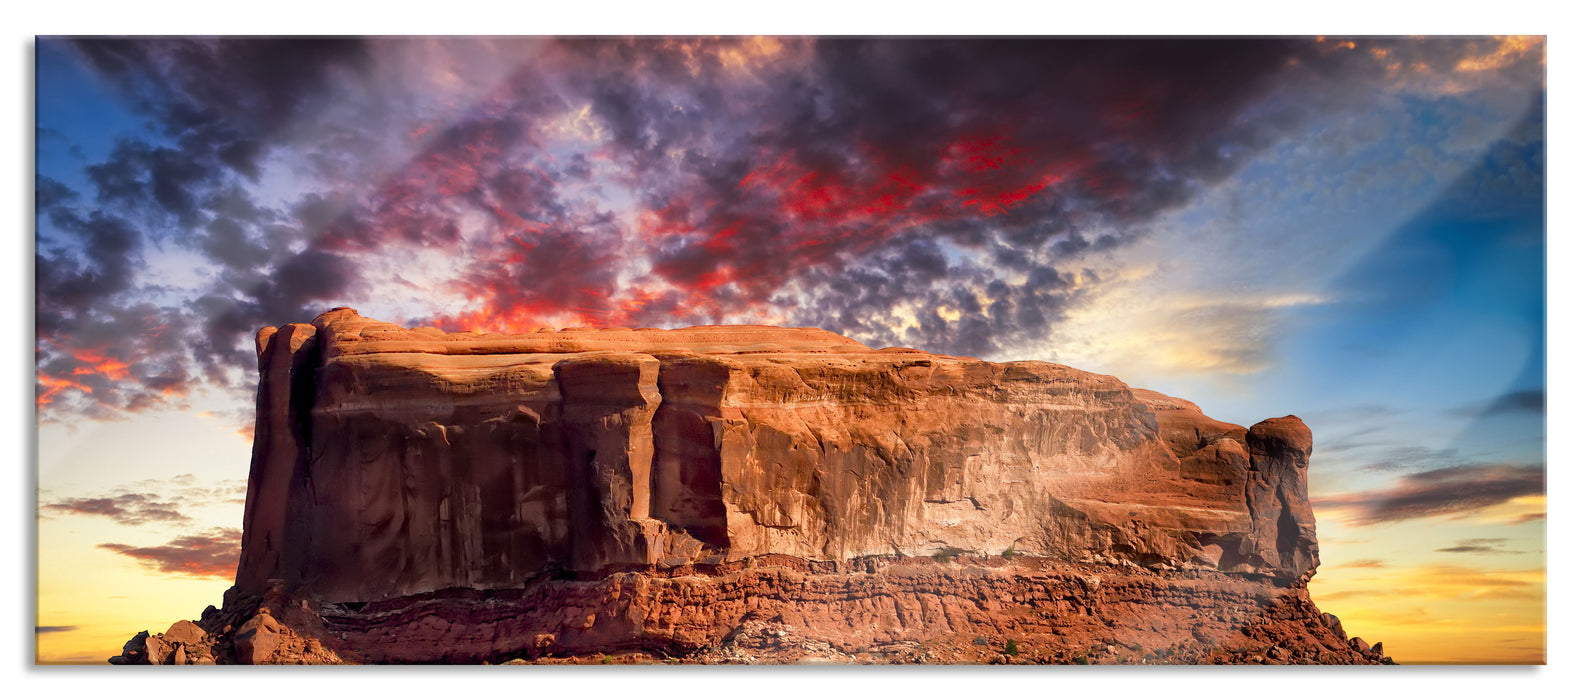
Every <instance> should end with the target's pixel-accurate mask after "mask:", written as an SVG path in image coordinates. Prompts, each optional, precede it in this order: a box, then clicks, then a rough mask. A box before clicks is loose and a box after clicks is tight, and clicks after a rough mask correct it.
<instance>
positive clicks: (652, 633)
mask: <svg viewBox="0 0 1582 700" xmlns="http://www.w3.org/2000/svg"><path fill="white" fill-rule="evenodd" d="M257 348H258V368H259V384H258V392H257V423H256V428H255V438H254V444H253V457H252V466H251V472H250V474H249V478H248V490H247V502H246V506H245V519H244V523H243V526H244V534H243V539H242V543H241V560H240V564H239V566H238V568H237V572H236V582H235V585H234V586H233V587H232V588H231V589H230V590H229V591H228V592H227V593H226V595H225V600H224V604H223V607H222V608H219V609H216V608H214V607H212V606H211V607H210V608H209V609H207V610H206V611H204V613H203V615H202V616H201V618H200V619H198V620H196V621H181V622H177V623H176V624H175V625H174V626H172V627H171V628H170V630H169V631H167V632H165V633H163V634H155V635H149V634H148V633H147V632H144V633H142V634H139V635H138V636H137V637H135V638H133V639H132V640H131V641H130V642H128V643H127V645H126V647H125V649H124V650H123V653H122V654H121V655H119V656H116V657H114V658H112V659H111V660H110V661H111V662H112V663H116V664H139V663H157V664H172V663H174V664H211V663H218V664H230V663H242V664H260V663H277V664H295V663H494V664H498V663H599V662H604V663H609V662H623V663H653V662H682V663H733V662H745V663H755V662H756V663H795V662H819V663H1078V664H1081V663H1265V664H1268V663H1333V664H1353V663H1388V662H1389V660H1388V658H1386V657H1384V656H1383V653H1382V645H1373V646H1371V647H1370V646H1369V645H1368V644H1366V643H1365V642H1363V641H1362V640H1361V639H1358V638H1349V639H1348V638H1347V637H1346V635H1345V632H1344V631H1343V629H1342V627H1341V625H1340V622H1339V621H1338V620H1337V619H1335V618H1334V617H1333V616H1331V615H1327V614H1323V613H1320V612H1319V611H1318V609H1317V608H1316V607H1314V605H1313V603H1312V602H1311V600H1310V598H1309V597H1308V594H1307V587H1306V584H1307V582H1308V580H1309V579H1310V577H1311V576H1312V575H1313V573H1314V570H1315V569H1316V567H1317V566H1318V563H1319V561H1318V544H1317V537H1316V533H1315V529H1314V521H1313V514H1312V510H1311V508H1310V507H1309V505H1308V499H1307V474H1306V472H1307V466H1308V456H1309V454H1310V453H1311V449H1312V435H1311V433H1310V431H1309V430H1308V428H1307V426H1305V425H1303V423H1302V422H1301V421H1300V420H1299V419H1297V418H1295V417H1293V416H1286V417H1284V418H1272V419H1269V420H1266V421H1263V422H1262V423H1258V424H1257V425H1254V426H1252V427H1251V428H1243V427H1241V426H1237V425H1232V424H1229V423H1223V422H1220V421H1216V420H1213V419H1210V418H1208V417H1206V416H1204V415H1203V413H1202V412H1201V411H1200V410H1199V409H1198V407H1197V406H1196V405H1194V404H1192V403H1189V402H1187V401H1184V400H1181V399H1176V398H1171V397H1168V396H1164V395H1162V394H1158V393H1154V392H1150V391H1144V390H1140V389H1132V388H1129V387H1128V386H1126V385H1125V384H1123V383H1121V382H1120V381H1119V380H1117V379H1116V378H1114V377H1108V376H1102V375H1096V374H1090V373H1087V372H1082V371H1078V370H1075V369H1072V368H1069V367H1064V366H1061V365H1056V364H1050V363H1045V362H1006V363H993V362H983V361H979V360H975V359H970V358H963V357H948V356H942V355H932V354H928V353H925V352H920V351H917V350H910V349H904V348H884V349H880V350H875V349H871V348H868V347H866V346H864V345H861V344H859V343H857V342H856V341H853V340H850V339H847V338H844V337H841V336H839V335H836V334H834V333H830V332H827V331H822V330H817V329H811V328H796V329H791V328H776V327H766V326H701V327H693V328H684V329H679V330H656V329H641V330H632V329H625V328H609V329H587V328H570V329H561V330H558V331H557V330H552V329H543V330H540V331H539V332H537V333H528V334H521V335H482V334H473V333H452V334H447V333H444V332H442V331H440V330H437V329H433V328H415V329H410V330H409V329H405V328H401V327H398V326H395V325H392V324H389V323H382V322H379V321H374V320H372V319H367V318H363V317H361V316H360V315H358V314H357V312H356V311H354V310H351V309H346V308H338V309H334V310H332V311H329V312H327V313H325V314H323V315H321V316H319V317H318V318H317V319H315V320H314V321H313V323H311V324H290V325H286V326H284V327H281V328H264V329H263V330H260V331H259V332H258V334H257Z"/></svg>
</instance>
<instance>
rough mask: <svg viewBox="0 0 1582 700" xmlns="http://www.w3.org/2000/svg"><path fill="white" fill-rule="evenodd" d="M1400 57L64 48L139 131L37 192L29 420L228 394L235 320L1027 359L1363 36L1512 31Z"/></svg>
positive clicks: (791, 44) (799, 43)
mask: <svg viewBox="0 0 1582 700" xmlns="http://www.w3.org/2000/svg"><path fill="white" fill-rule="evenodd" d="M51 41H52V40H51ZM1411 43H1413V42H1411V41H1406V40H1356V41H1354V42H1353V44H1354V46H1353V49H1355V50H1352V49H1347V50H1334V48H1333V45H1331V46H1325V45H1322V44H1321V43H1319V42H1314V41H1311V40H1306V39H1270V40H1263V39H1238V40H1234V41H1217V40H1176V39H1152V40H1141V41H1139V40H1113V39H1080V40H1077V39H1065V40H1036V39H996V40H974V39H907V40H878V39H845V38H840V39H834V38H831V39H817V38H785V39H663V38H645V39H622V38H601V39H476V40H472V39H449V38H435V39H410V40H397V39H384V38H374V39H366V40H316V39H279V40H276V39H251V38H249V39H223V38H222V39H207V38H188V39H83V40H77V41H73V42H71V46H72V47H74V48H75V49H76V51H77V54H78V55H79V56H80V58H81V60H82V61H83V63H84V65H86V66H89V67H90V68H91V69H92V70H93V71H95V72H96V73H97V74H98V76H99V77H100V78H102V79H103V80H104V82H105V83H106V84H108V85H111V86H113V88H114V89H116V90H117V91H118V92H119V94H120V95H122V97H123V99H124V101H125V102H127V103H128V105H129V106H131V108H132V109H134V110H135V111H136V112H137V113H138V114H139V115H140V116H142V117H144V118H145V119H147V120H148V123H149V125H150V126H149V127H148V128H146V129H141V128H139V129H133V130H132V131H131V133H129V134H126V135H125V137H124V138H122V139H121V140H120V141H119V142H117V144H116V145H115V146H114V148H113V149H111V151H110V152H109V153H108V154H107V155H106V156H105V157H104V159H103V160H102V161H101V162H98V163H92V164H90V165H89V166H88V167H87V168H86V169H85V170H84V171H83V173H82V175H81V177H76V178H66V176H65V175H64V174H61V175H60V176H59V177H53V176H49V177H46V176H41V177H40V178H39V180H38V187H37V190H38V206H39V211H40V217H41V221H42V222H43V223H42V224H41V226H40V231H39V246H38V248H39V254H38V258H37V265H38V270H39V272H38V299H39V301H38V308H37V312H38V318H39V329H40V331H39V338H40V342H39V350H38V355H39V367H40V377H39V386H38V390H37V394H36V396H37V400H38V403H39V405H40V411H41V416H42V417H43V419H45V420H52V419H56V418H57V417H59V416H66V415H82V414H86V415H89V416H91V417H95V418H104V417H112V416H115V415H118V414H119V413H121V412H126V411H138V410H143V409H145V408H147V407H149V406H154V405H165V404H169V403H173V402H179V401H181V400H183V398H184V397H186V396H188V395H189V394H190V393H192V392H193V391H197V390H199V389H202V388H218V389H221V390H223V391H227V392H229V393H230V396H232V397H233V398H237V399H240V398H242V397H245V396H246V394H247V389H248V387H249V386H250V384H251V381H250V379H251V376H250V373H251V369H252V368H251V363H252V361H253V357H252V351H251V349H250V338H251V334H252V332H253V331H254V330H256V328H258V327H260V326H263V325H279V324H281V323H286V322H293V321H299V322H300V321H307V320H309V319H311V318H312V317H313V316H314V315H316V314H317V312H319V311H321V310H323V309H324V308H328V307H330V306H335V305H341V304H351V305H355V306H361V307H363V308H365V310H366V309H368V307H369V306H370V304H369V303H361V302H372V303H374V304H380V305H386V304H388V305H386V306H381V307H380V308H381V309H382V310H383V311H382V312H381V313H396V314H397V315H404V316H405V318H400V317H392V318H390V320H392V321H397V322H405V323H408V324H412V323H432V324H436V325H439V326H441V327H445V328H448V329H452V330H461V329H471V328H476V329H484V330H530V329H532V328H535V327H536V326H539V325H603V326H670V327H674V326H679V325H688V324H693V323H722V322H775V323H789V324H795V325H812V326H819V327H823V328H827V329H829V330H833V331H836V332H840V333H844V334H848V335H851V336H853V337H856V338H858V339H859V340H861V341H863V342H867V343H870V344H874V345H909V346H913V347H919V348H922V349H925V350H931V351H936V352H946V353H952V354H966V355H974V356H985V357H998V356H1003V355H1008V354H1019V353H1026V352H1028V351H1029V349H1030V348H1033V349H1036V350H1037V351H1038V352H1040V354H1041V355H1048V354H1049V352H1048V351H1047V346H1048V344H1049V338H1050V337H1051V335H1052V333H1053V332H1054V330H1055V329H1056V328H1058V327H1060V326H1061V325H1062V324H1065V323H1067V322H1068V321H1069V320H1070V318H1071V315H1072V313H1073V311H1074V310H1076V309H1079V308H1081V307H1083V305H1085V304H1089V303H1092V300H1093V299H1094V298H1095V294H1096V292H1098V291H1101V290H1102V289H1103V288H1104V287H1105V286H1106V285H1107V284H1110V283H1111V282H1112V281H1113V275H1111V274H1110V273H1109V272H1107V269H1108V267H1113V265H1111V264H1110V262H1111V261H1110V260H1109V256H1111V255H1113V254H1115V253H1116V252H1117V251H1121V250H1124V249H1126V248H1127V247H1129V246H1133V245H1136V244H1137V242H1138V241H1140V240H1142V239H1144V238H1146V237H1147V236H1149V235H1150V228H1149V224H1150V223H1151V222H1152V221H1154V220H1155V219H1157V218H1158V217H1160V216H1161V215H1162V214H1165V213H1168V212H1171V211H1175V210H1177V209H1179V208H1180V207H1182V206H1183V205H1184V204H1186V203H1187V202H1189V201H1191V200H1192V198H1193V197H1194V196H1196V195H1197V194H1199V193H1201V192H1203V191H1205V190H1206V189H1208V188H1212V187H1213V186H1214V185H1216V184H1217V183H1221V182H1224V181H1225V180H1226V179H1227V178H1230V177H1232V176H1233V175H1235V174H1236V173H1237V172H1238V171H1240V169H1241V168H1242V167H1243V166H1244V165H1246V164H1247V163H1249V162H1251V161H1252V159H1254V158H1255V157H1257V156H1258V154H1260V153H1262V152H1265V151H1267V150H1268V149H1269V148H1271V147H1272V146H1273V145H1275V144H1278V143H1280V142H1281V140H1282V139H1285V138H1287V136H1288V135H1290V134H1294V133H1297V132H1298V130H1300V129H1303V128H1304V124H1306V123H1307V122H1309V121H1311V120H1312V119H1313V118H1315V117H1316V116H1319V115H1321V114H1323V113H1325V112H1326V111H1327V110H1334V109H1343V108H1345V107H1346V105H1348V104H1362V103H1363V102H1362V101H1363V99H1364V98H1363V97H1362V96H1365V95H1367V94H1368V91H1367V90H1365V89H1362V88H1361V87H1359V86H1363V85H1375V86H1377V85H1382V84H1384V83H1386V82H1393V81H1395V79H1396V76H1395V75H1394V74H1392V73H1390V71H1391V70H1392V69H1390V68H1389V67H1388V66H1389V65H1392V64H1389V63H1387V62H1381V60H1380V59H1378V58H1377V57H1376V56H1375V55H1374V53H1373V52H1372V51H1371V49H1374V48H1383V49H1385V51H1386V53H1387V54H1389V55H1391V56H1397V55H1407V54H1410V55H1412V56H1414V57H1415V58H1413V59H1412V60H1411V61H1409V62H1408V63H1406V64H1405V65H1407V66H1409V67H1415V66H1417V65H1418V64H1419V63H1422V64H1423V65H1425V66H1428V67H1429V68H1430V69H1431V70H1434V71H1439V72H1452V71H1454V70H1455V67H1456V66H1459V65H1461V64H1462V63H1463V62H1465V61H1466V60H1469V57H1470V59H1475V60H1473V62H1472V63H1469V64H1467V65H1477V66H1482V65H1488V66H1490V67H1489V68H1488V69H1486V70H1485V71H1482V72H1478V71H1469V72H1468V75H1469V76H1472V77H1469V78H1468V79H1469V80H1470V79H1473V78H1476V79H1477V80H1480V81H1495V79H1496V78H1511V77H1512V76H1513V75H1526V74H1525V73H1522V71H1524V70H1525V71H1527V72H1528V73H1531V72H1532V65H1531V58H1530V56H1529V55H1528V49H1523V48H1522V47H1520V46H1505V45H1503V44H1495V43H1488V42H1480V41H1478V40H1464V41H1449V40H1446V41H1442V42H1438V44H1439V45H1438V46H1436V47H1434V48H1433V49H1432V50H1431V51H1430V50H1429V49H1423V48H1420V47H1412V46H1409V44H1411ZM1518 49H1521V50H1520V51H1519V50H1518ZM1424 51H1428V53H1424ZM1392 52H1393V53H1392ZM1413 52H1415V53H1413ZM1474 73H1476V74H1477V75H1476V76H1473V74H1474ZM1485 73H1486V74H1487V75H1485ZM1479 76H1481V77H1479ZM1529 82H1530V81H1529ZM1489 84H1497V82H1490V83H1489ZM1524 84H1525V83H1524ZM43 89H45V90H47V89H48V86H44V88H43ZM1331 98H1333V99H1331ZM54 126H55V125H40V127H41V129H50V128H54ZM1520 155H1522V154H1520V153H1516V154H1513V157H1515V156H1520ZM68 180H69V181H70V182H73V183H80V184H78V186H79V187H81V188H82V191H80V192H78V191H74V190H73V189H72V188H71V187H68V186H67V185H65V184H64V182H66V181H68ZM1491 186H1492V185H1491ZM397 290H399V292H400V294H401V297H402V298H404V299H410V303H407V304H405V305H402V306H397V305H394V304H390V303H389V300H390V299H392V298H393V297H395V296H396V294H395V293H394V292H396V291H397ZM1278 309H1279V306H1277V305H1276V306H1269V305H1262V306H1252V307H1248V306H1246V305H1244V304H1218V305H1213V306H1208V307H1202V308H1196V309H1192V310H1189V311H1188V312H1186V313H1183V314H1180V316H1181V317H1182V318H1184V319H1186V320H1185V321H1184V322H1185V323H1187V325H1189V326H1191V327H1195V328H1201V329H1205V330H1204V334H1205V335H1209V336H1213V337H1218V338H1232V339H1234V343H1230V344H1229V345H1224V344H1223V343H1222V345H1215V346H1211V347H1210V346H1205V347H1206V350H1204V351H1203V352H1202V353H1199V354H1198V355H1194V356H1191V357H1188V356H1186V355H1183V356H1182V357H1181V358H1178V359H1180V361H1181V362H1182V363H1185V365H1184V366H1191V367H1194V368H1198V369H1202V368H1205V367H1206V368H1221V369H1224V368H1229V370H1228V371H1254V370H1255V369H1256V368H1258V367H1261V366H1264V365H1265V364H1267V359H1268V358H1267V357H1266V356H1265V355H1264V354H1262V353H1263V350H1262V348H1263V345H1264V343H1263V342H1262V338H1261V336H1260V334H1261V333H1264V332H1266V331H1264V330H1261V329H1266V328H1267V327H1269V318H1270V316H1271V314H1274V313H1276V312H1277V311H1278ZM1248 329H1250V330H1248ZM115 339H132V340H115ZM1226 342H1229V341H1226ZM1199 345H1202V343H1199ZM85 358H93V360H92V361H90V360H89V359H85Z"/></svg>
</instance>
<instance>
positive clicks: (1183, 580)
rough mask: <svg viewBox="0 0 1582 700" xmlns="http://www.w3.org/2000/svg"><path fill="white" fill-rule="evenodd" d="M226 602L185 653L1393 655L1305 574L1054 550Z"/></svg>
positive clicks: (1335, 658)
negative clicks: (336, 598) (349, 598)
mask: <svg viewBox="0 0 1582 700" xmlns="http://www.w3.org/2000/svg"><path fill="white" fill-rule="evenodd" d="M705 573H706V574H707V575H704V574H705ZM228 607H229V608H232V609H234V610H235V612H234V613H228V612H223V611H219V612H214V613H213V614H210V615H206V616H205V618H204V619H203V620H200V621H199V623H200V624H198V625H193V624H192V623H178V625H177V626H183V625H187V626H190V627H193V628H198V629H201V630H203V631H204V632H205V633H207V636H205V637H203V638H202V639H200V640H196V643H194V642H188V643H187V647H186V648H187V649H189V650H192V649H201V650H202V651H200V652H199V653H200V654H203V653H206V654H207V657H208V658H211V659H213V661H212V662H213V663H220V664H237V663H239V664H248V663H253V664H261V663H268V664H339V663H360V664H392V663H394V664H401V663H449V664H540V665H541V664H655V663H659V664H665V663H683V664H1074V665H1083V664H1140V665H1154V664H1278V665H1284V664H1381V663H1383V664H1388V663H1391V661H1390V660H1389V659H1388V658H1387V657H1384V656H1383V654H1382V645H1376V646H1374V647H1368V646H1367V645H1365V644H1363V643H1362V642H1361V640H1358V639H1349V640H1348V639H1347V638H1346V637H1345V632H1344V630H1343V629H1342V628H1341V627H1340V625H1339V622H1338V620H1336V619H1334V617H1333V616H1330V615H1326V614H1322V613H1320V612H1319V611H1318V609H1317V608H1316V607H1314V606H1313V604H1312V603H1311V601H1310V600H1309V599H1308V597H1307V592H1306V590H1305V588H1303V587H1302V585H1300V584H1292V585H1289V586H1287V587H1284V588H1280V587H1274V586H1270V585H1268V584H1267V582H1262V581H1249V580H1247V579H1246V578H1245V577H1241V576H1236V575H1226V574H1222V573H1219V572H1209V571H1184V572H1158V571H1153V570H1148V569H1145V568H1141V567H1135V566H1125V565H1119V566H1116V565H1109V564H1091V565H1072V564H1070V563H1067V562H1061V561H1056V560H1051V559H1043V558H1036V557H1014V558H1010V559H1008V558H1005V557H1003V556H967V555H963V556H956V557H951V558H948V559H945V560H943V561H936V560H935V559H933V558H877V559H872V560H866V561H862V562H851V563H848V564H846V565H841V566H830V565H829V564H828V563H825V562H807V561H801V560H796V559H792V558H783V557H771V558H764V559H762V560H755V561H751V562H745V563H743V564H742V565H739V566H736V567H728V570H716V571H710V572H698V571H696V570H691V571H684V572H678V571H662V570H633V571H620V572H614V573H611V574H609V575H607V576H604V577H601V578H593V577H588V578H576V577H568V578H564V579H559V580H555V579H546V580H541V581H537V582H534V583H532V584H530V585H528V586H526V587H524V588H522V589H515V590H496V591H477V590H469V589H453V590H447V591H436V592H432V593H428V594H422V595H416V596H409V597H404V598H397V599H391V600H386V601H379V602H375V603H366V604H352V605H347V604H316V603H313V602H311V601H307V600H300V599H293V598H292V597H290V596H289V595H288V594H287V593H286V592H285V590H284V587H283V586H279V585H277V586H275V587H274V588H272V589H271V592H270V593H269V594H267V595H265V596H264V597H263V598H262V599H259V598H239V599H235V600H232V601H231V602H230V603H229V605H228ZM211 610H212V609H211ZM183 629H186V628H185V627H184V628H183ZM175 632H177V630H176V629H174V628H173V629H172V632H171V633H167V634H165V635H155V636H154V637H145V635H139V637H138V638H136V639H134V640H133V642H131V643H129V644H128V655H126V656H125V657H124V660H123V662H124V663H150V662H152V660H153V659H152V658H151V657H150V656H149V655H146V654H144V655H138V654H133V653H131V652H132V650H133V647H136V646H138V645H140V644H141V645H144V646H146V647H147V648H150V649H154V648H158V649H165V650H167V651H165V652H164V655H163V656H161V657H159V658H160V660H161V661H162V662H164V663H170V656H169V651H168V650H169V649H170V648H171V642H172V641H175V640H174V639H173V633H175ZM189 653H190V651H189ZM189 663H193V662H189Z"/></svg>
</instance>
